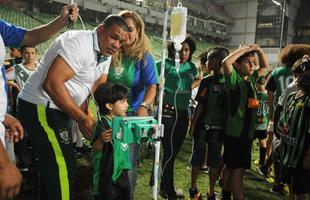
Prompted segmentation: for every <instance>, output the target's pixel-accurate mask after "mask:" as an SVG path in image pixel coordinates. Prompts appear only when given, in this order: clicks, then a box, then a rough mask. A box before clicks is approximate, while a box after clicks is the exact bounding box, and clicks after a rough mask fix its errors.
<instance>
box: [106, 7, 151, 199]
mask: <svg viewBox="0 0 310 200" xmlns="http://www.w3.org/2000/svg"><path fill="white" fill-rule="evenodd" d="M119 15H120V16H122V17H123V18H124V19H125V21H126V22H127V25H128V26H129V29H130V30H129V33H128V36H129V37H128V39H127V40H126V41H125V43H124V44H123V45H122V48H121V49H120V50H119V52H117V53H116V54H114V55H113V58H112V63H113V66H112V67H110V70H109V74H108V81H109V82H112V83H118V84H123V85H125V86H127V87H128V89H129V95H128V103H129V108H128V113H127V115H137V116H148V111H149V107H150V104H151V103H152V101H153V100H154V98H155V96H156V83H157V70H156V68H155V62H154V58H153V56H152V55H151V44H150V40H149V38H148V37H147V35H146V34H145V32H144V22H143V20H142V19H141V17H140V16H139V15H138V14H137V13H136V12H134V11H129V10H124V11H121V12H120V13H119ZM130 150H131V162H132V169H131V170H130V171H129V180H130V195H131V198H133V192H134V188H135V183H136V172H137V171H136V164H137V157H138V152H139V146H138V145H131V148H130Z"/></svg>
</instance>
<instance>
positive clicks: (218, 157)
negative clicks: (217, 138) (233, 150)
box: [207, 142, 223, 169]
mask: <svg viewBox="0 0 310 200" xmlns="http://www.w3.org/2000/svg"><path fill="white" fill-rule="evenodd" d="M222 146H223V144H222V143H212V142H209V143H208V158H207V166H208V167H210V168H216V169H218V168H219V167H220V164H221V161H222Z"/></svg>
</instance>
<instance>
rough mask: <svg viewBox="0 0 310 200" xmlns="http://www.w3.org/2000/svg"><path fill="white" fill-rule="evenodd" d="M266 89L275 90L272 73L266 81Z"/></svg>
mask: <svg viewBox="0 0 310 200" xmlns="http://www.w3.org/2000/svg"><path fill="white" fill-rule="evenodd" d="M266 90H268V91H271V92H275V91H276V81H275V78H274V75H272V74H271V76H270V77H269V79H268V81H267V84H266Z"/></svg>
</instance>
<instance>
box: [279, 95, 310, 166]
mask: <svg viewBox="0 0 310 200" xmlns="http://www.w3.org/2000/svg"><path fill="white" fill-rule="evenodd" d="M297 94H298V93H293V94H291V95H290V96H289V97H288V101H287V103H286V105H285V109H284V114H283V115H282V118H281V121H282V124H283V132H284V133H283V137H282V138H283V142H284V147H283V150H284V151H283V164H284V165H285V166H287V167H291V168H297V167H300V166H301V164H302V161H303V157H304V153H305V151H306V150H307V148H308V147H309V142H310V97H309V96H306V95H304V96H301V97H297Z"/></svg>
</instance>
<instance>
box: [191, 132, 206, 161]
mask: <svg viewBox="0 0 310 200" xmlns="http://www.w3.org/2000/svg"><path fill="white" fill-rule="evenodd" d="M196 134H198V135H196V136H195V137H194V140H193V147H192V156H191V162H190V163H191V165H194V166H201V165H203V164H204V161H205V155H206V144H207V134H206V131H205V130H203V129H202V130H200V131H197V132H196Z"/></svg>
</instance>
